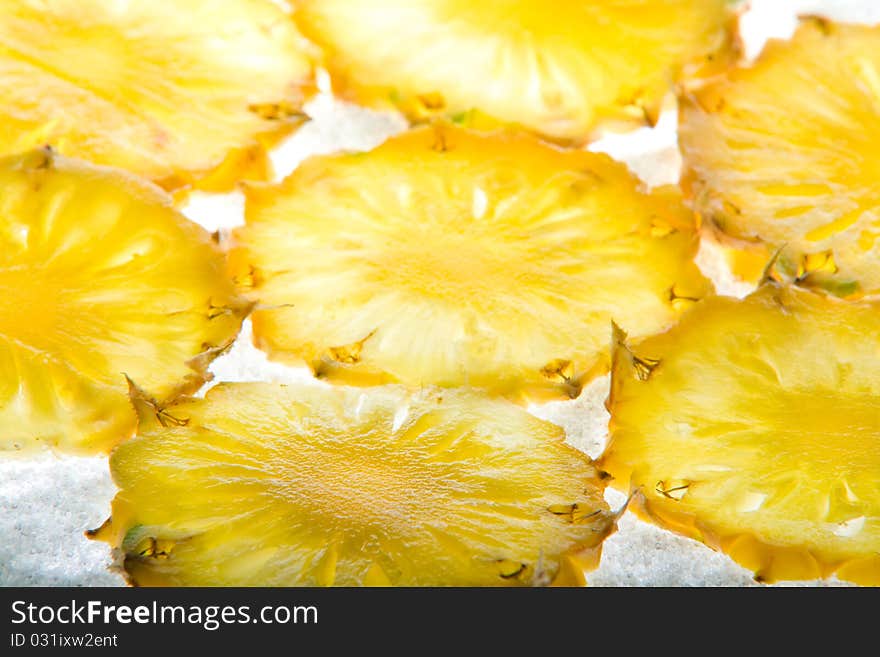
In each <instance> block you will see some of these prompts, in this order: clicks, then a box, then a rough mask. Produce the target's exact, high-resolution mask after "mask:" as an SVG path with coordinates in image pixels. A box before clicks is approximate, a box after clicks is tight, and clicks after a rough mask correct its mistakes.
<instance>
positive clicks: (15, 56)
mask: <svg viewBox="0 0 880 657" xmlns="http://www.w3.org/2000/svg"><path fill="white" fill-rule="evenodd" d="M0 14H2V16H3V19H2V20H0V81H2V86H3V89H4V93H3V98H2V100H0V154H11V153H17V152H20V151H23V150H26V149H30V148H34V147H36V146H42V145H43V144H51V145H52V146H53V147H54V148H55V149H57V150H59V151H60V152H61V153H63V154H66V155H70V156H75V157H78V158H82V159H86V160H89V161H92V162H95V163H98V164H105V165H112V166H118V167H122V168H125V169H128V170H130V171H132V172H134V173H137V174H140V175H142V176H145V177H147V178H150V179H152V180H154V181H156V182H159V183H160V184H162V185H163V186H165V187H168V188H172V187H179V186H181V185H184V184H188V183H191V182H193V180H198V179H202V178H206V179H207V182H206V184H207V186H208V187H210V188H212V189H222V188H224V187H229V186H231V185H232V184H233V183H234V182H235V181H236V180H238V179H240V178H242V177H252V176H254V175H257V176H259V175H261V174H265V173H266V171H265V168H266V165H267V162H266V158H265V154H264V146H266V145H268V144H269V143H271V142H272V141H273V140H275V139H277V138H278V137H279V136H281V135H283V134H285V133H287V132H289V131H290V130H291V129H292V128H293V127H294V126H295V125H297V123H298V122H300V121H301V112H300V108H301V105H302V101H303V95H304V94H305V93H307V91H308V89H309V87H310V85H311V77H312V72H311V63H310V62H309V60H308V59H307V57H306V55H305V54H304V53H305V52H306V51H305V50H304V45H303V43H304V42H303V39H302V37H300V36H299V35H298V33H297V32H296V30H295V28H294V27H293V25H292V22H291V20H290V17H289V16H288V14H287V13H286V12H284V11H282V10H281V9H279V8H278V7H277V6H276V5H275V4H273V3H272V2H270V1H269V0H231V1H230V0H183V1H182V2H174V3H167V2H153V1H152V0H131V1H129V2H125V3H107V2H106V1H105V0H56V1H54V2H51V3H46V2H41V1H40V2H38V1H37V0H0ZM215 169H216V170H217V172H216V173H214V174H212V171H213V170H215ZM209 174H212V175H209Z"/></svg>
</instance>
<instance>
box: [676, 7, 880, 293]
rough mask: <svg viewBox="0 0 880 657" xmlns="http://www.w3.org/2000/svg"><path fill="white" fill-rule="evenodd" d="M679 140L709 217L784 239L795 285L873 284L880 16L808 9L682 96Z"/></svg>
mask: <svg viewBox="0 0 880 657" xmlns="http://www.w3.org/2000/svg"><path fill="white" fill-rule="evenodd" d="M680 140H681V146H682V152H683V156H684V162H685V167H686V171H685V174H684V185H685V188H686V189H687V190H688V193H689V195H690V197H691V198H692V201H693V204H694V207H695V209H696V210H697V212H698V213H699V214H700V215H701V216H702V217H703V219H704V221H705V224H706V225H708V226H714V227H715V228H716V229H717V230H718V232H720V233H721V235H722V236H723V237H726V238H727V240H728V241H729V242H731V243H732V244H734V245H735V246H737V247H738V248H741V249H745V250H748V249H759V251H758V252H759V253H763V254H764V256H765V257H768V256H767V254H768V253H771V254H772V253H773V252H774V251H776V250H779V249H781V253H780V257H779V259H778V267H779V269H780V272H781V273H782V274H785V275H787V276H788V277H789V278H792V279H797V280H799V281H801V282H802V283H805V284H814V285H818V286H821V287H824V288H826V289H829V290H831V291H834V292H835V293H837V294H839V295H841V296H858V295H860V294H865V293H873V292H877V291H880V185H878V180H880V156H878V152H880V26H875V27H868V26H863V25H847V24H835V23H832V22H829V21H827V20H823V19H818V18H808V19H804V20H803V21H802V22H801V25H800V27H799V29H798V30H797V32H796V34H795V35H794V37H793V38H792V40H791V41H772V42H770V43H769V44H768V45H767V47H766V49H765V50H764V52H763V53H762V54H761V55H760V57H759V58H758V60H757V61H756V62H755V63H754V64H753V65H751V66H748V67H741V68H737V69H733V70H732V71H731V72H730V73H729V74H728V75H726V76H724V77H722V78H719V79H718V80H716V81H714V82H712V83H711V84H708V85H706V86H705V87H703V88H701V89H699V90H697V91H695V92H693V93H692V94H691V95H690V96H689V97H687V98H685V100H684V102H683V107H682V114H681V123H680ZM761 249H763V250H761Z"/></svg>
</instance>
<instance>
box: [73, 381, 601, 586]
mask: <svg viewBox="0 0 880 657" xmlns="http://www.w3.org/2000/svg"><path fill="white" fill-rule="evenodd" d="M137 404H138V407H139V409H140V412H141V424H140V427H139V430H138V435H137V436H136V437H135V438H133V439H131V440H129V441H126V442H125V443H123V444H122V445H120V446H119V447H117V448H116V449H115V450H114V452H113V454H112V456H111V461H110V467H111V471H112V474H113V477H114V480H115V482H116V484H117V485H118V487H119V493H118V494H117V496H116V498H115V499H114V501H113V504H112V516H111V518H110V520H109V521H108V522H107V523H105V524H104V526H102V527H101V528H100V529H98V530H95V531H92V532H90V535H91V536H92V537H96V538H99V539H102V540H106V541H108V542H109V543H110V544H111V545H112V546H113V547H114V552H115V554H116V557H117V559H118V562H119V563H120V565H121V566H122V567H123V569H124V572H125V574H126V576H127V577H128V579H129V581H130V582H131V583H132V584H136V585H144V586H150V585H152V586H331V585H337V586H361V585H379V586H455V585H458V586H517V585H539V584H549V583H556V584H566V585H573V584H582V583H583V579H582V578H583V570H582V568H584V567H587V568H589V567H590V565H593V566H595V564H596V562H597V559H598V557H599V554H600V552H601V544H602V541H603V539H604V538H605V537H606V536H607V535H609V534H610V533H611V532H612V531H613V530H614V528H615V522H616V514H615V513H613V512H611V511H610V510H609V509H608V506H607V504H606V502H605V501H604V498H603V489H604V479H603V477H602V475H601V473H600V472H599V471H598V470H596V468H595V467H594V466H593V464H592V462H591V461H590V459H589V457H587V456H586V455H584V454H583V453H581V452H579V451H577V450H575V449H574V448H572V447H569V446H568V445H566V444H565V443H564V433H563V431H562V430H561V429H560V428H559V427H556V426H555V425H552V424H550V423H548V422H544V421H543V420H539V419H537V418H535V417H533V416H531V415H529V414H528V413H526V412H525V411H524V410H522V409H521V408H519V407H518V406H515V405H513V404H510V403H509V402H505V401H500V400H492V399H486V398H483V397H481V396H480V395H478V394H476V393H474V392H472V391H468V390H458V391H449V390H443V391H440V390H430V389H425V390H423V391H421V392H419V393H416V394H410V393H407V392H406V391H405V390H403V389H402V388H400V387H397V386H387V387H378V388H372V389H370V390H369V391H366V392H365V391H362V390H360V389H356V388H331V387H322V386H290V387H288V386H280V385H275V384H267V383H238V384H236V383H232V384H229V383H224V384H220V385H218V386H216V387H215V388H212V389H211V390H209V391H208V393H207V396H206V398H205V399H187V400H182V401H180V402H179V403H177V404H174V405H171V406H169V407H166V408H161V409H160V408H158V407H156V406H155V405H153V404H150V403H144V402H143V401H142V400H137ZM157 411H159V413H158V414H157Z"/></svg>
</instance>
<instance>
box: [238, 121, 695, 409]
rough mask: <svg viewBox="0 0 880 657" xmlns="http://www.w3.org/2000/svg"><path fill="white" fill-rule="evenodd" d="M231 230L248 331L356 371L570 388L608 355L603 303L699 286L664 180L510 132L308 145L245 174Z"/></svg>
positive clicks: (672, 301) (652, 324)
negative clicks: (299, 157)
mask: <svg viewBox="0 0 880 657" xmlns="http://www.w3.org/2000/svg"><path fill="white" fill-rule="evenodd" d="M415 161H417V162H418V164H417V165H414V164H413V163H414V162H415ZM235 240H236V241H237V247H236V248H234V250H233V254H232V256H231V260H232V261H233V267H234V271H235V275H236V276H237V278H238V279H239V281H241V282H242V284H243V285H245V286H249V287H250V288H251V290H252V292H253V294H254V297H255V298H256V299H258V300H259V303H260V305H259V308H258V310H257V311H256V312H255V313H254V317H253V321H254V335H255V338H256V341H257V344H258V346H260V347H261V348H263V349H266V350H267V351H268V352H269V353H270V355H271V356H272V357H280V358H284V359H287V360H290V361H292V362H302V361H305V363H307V364H308V365H310V366H311V367H312V368H313V370H314V371H315V373H316V375H318V376H320V377H325V378H328V379H331V380H338V381H344V382H348V383H352V384H357V385H362V384H370V383H380V382H401V383H405V384H408V385H413V386H419V385H422V384H436V385H441V386H452V387H454V386H459V385H471V386H475V387H480V388H485V389H487V390H489V391H491V392H493V393H497V394H504V395H508V396H510V397H513V398H522V397H525V398H543V397H567V396H569V397H575V396H577V394H578V393H579V392H580V390H581V387H582V386H583V384H584V383H585V382H586V381H588V380H589V379H590V378H591V377H592V376H594V375H595V374H597V373H599V372H602V371H604V370H606V369H607V352H608V349H607V334H608V326H609V325H610V321H611V319H615V320H616V321H618V322H621V323H624V324H626V325H628V326H631V327H632V330H633V331H634V333H636V334H638V335H646V334H651V333H654V332H656V331H658V330H660V329H662V328H665V327H666V326H668V325H669V324H670V323H672V322H673V321H674V320H675V319H676V318H677V316H678V314H679V312H680V310H681V309H682V308H683V307H686V306H687V305H690V304H691V303H692V301H693V300H695V299H698V298H700V297H701V296H703V295H704V294H705V293H706V292H707V291H709V290H710V284H709V282H708V281H707V280H706V279H704V278H703V277H702V275H701V274H700V273H699V270H698V269H697V267H696V266H695V265H694V263H693V262H692V257H693V255H694V253H695V250H696V247H697V244H696V241H695V240H696V238H695V229H694V226H693V218H692V216H691V215H690V214H689V213H688V212H687V211H686V210H685V209H684V208H683V207H682V205H681V203H680V200H679V198H678V196H677V193H676V192H675V191H674V190H670V189H661V190H657V191H655V192H652V193H647V192H645V191H643V190H641V189H640V187H639V184H638V183H637V181H636V180H635V179H634V178H633V177H632V176H631V175H630V174H629V172H628V171H627V170H626V168H625V167H624V166H623V165H621V164H617V163H615V162H614V161H613V160H611V159H610V158H608V157H607V156H605V155H600V154H594V153H586V152H562V151H559V150H557V149H555V148H552V147H549V146H547V145H545V144H543V143H541V142H539V141H538V140H536V139H534V138H532V137H528V136H523V135H521V134H515V133H503V132H502V133H495V134H481V133H476V132H471V131H466V130H463V129H459V128H453V127H448V126H435V127H422V128H418V129H415V130H412V131H410V132H408V133H405V134H403V135H400V136H397V137H395V138H392V139H390V140H389V141H387V142H385V144H383V145H382V146H380V147H379V148H377V149H376V150H374V151H372V152H369V153H358V154H345V155H335V156H329V157H316V158H312V159H311V160H309V161H307V162H306V163H304V164H303V165H302V166H300V167H299V168H298V169H297V170H296V171H295V172H294V173H293V174H292V175H291V176H290V177H289V178H288V179H287V180H286V181H284V182H283V183H282V184H280V185H277V186H272V187H260V188H253V189H250V190H249V191H248V192H247V207H246V226H245V227H244V228H242V229H240V230H238V231H237V232H236V234H235Z"/></svg>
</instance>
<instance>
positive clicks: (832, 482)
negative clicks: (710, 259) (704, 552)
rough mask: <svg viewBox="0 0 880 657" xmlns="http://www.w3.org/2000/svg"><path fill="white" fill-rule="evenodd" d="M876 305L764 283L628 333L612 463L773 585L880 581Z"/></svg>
mask: <svg viewBox="0 0 880 657" xmlns="http://www.w3.org/2000/svg"><path fill="white" fill-rule="evenodd" d="M878 335H880V304H878V303H877V302H876V301H873V302H868V301H858V302H857V301H852V302H846V301H842V300H839V299H837V298H835V297H833V296H829V295H826V294H825V293H817V292H811V291H809V290H801V289H798V288H794V287H779V286H777V285H775V284H765V285H764V286H762V287H761V288H759V289H758V291H756V292H754V293H753V294H752V295H751V296H749V297H747V298H746V299H744V300H737V299H733V298H726V297H715V298H710V299H706V300H704V301H703V302H701V303H700V304H698V305H697V306H695V307H694V308H693V309H692V310H691V311H690V312H689V313H687V314H686V315H685V316H684V317H683V318H682V320H681V322H680V323H679V324H678V325H677V326H676V327H675V328H673V329H671V330H670V331H668V332H667V333H664V334H661V335H658V336H656V337H652V338H649V339H647V340H645V341H643V342H641V343H638V344H636V346H635V347H634V348H630V347H627V346H626V345H625V344H624V341H623V337H624V336H623V335H622V334H620V333H618V335H617V339H616V348H615V352H614V369H613V371H612V384H611V395H610V398H609V403H608V406H609V409H610V411H611V424H610V427H611V438H610V442H609V444H608V447H607V449H606V452H605V454H603V456H602V459H601V466H602V467H603V468H605V469H607V470H608V472H610V473H611V474H612V475H613V476H614V477H615V479H616V485H618V486H622V487H627V486H628V487H630V489H631V490H633V491H635V492H637V495H636V498H635V499H636V503H635V504H634V506H636V507H637V508H638V507H641V510H642V511H643V512H644V513H645V514H646V515H647V516H648V517H650V518H652V519H653V520H654V521H656V522H657V523H659V524H660V525H662V526H665V527H667V528H669V529H672V530H675V531H677V532H680V533H683V534H686V535H688V536H691V537H693V538H696V539H699V540H702V541H704V542H706V543H707V544H709V545H711V546H713V547H715V548H716V549H720V550H722V551H724V552H726V553H727V554H729V555H730V556H731V557H732V558H733V559H735V560H736V561H737V562H739V563H740V564H742V565H743V566H745V567H746V568H749V569H751V570H753V571H754V572H755V574H756V577H757V578H758V579H759V580H762V581H768V582H772V581H774V580H783V579H786V580H788V579H815V578H820V577H827V576H829V575H831V574H832V573H836V574H837V576H838V577H840V578H842V579H844V580H850V581H853V582H856V583H860V584H866V585H880V485H878V476H877V475H878V473H880V342H878V337H877V336H878Z"/></svg>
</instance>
